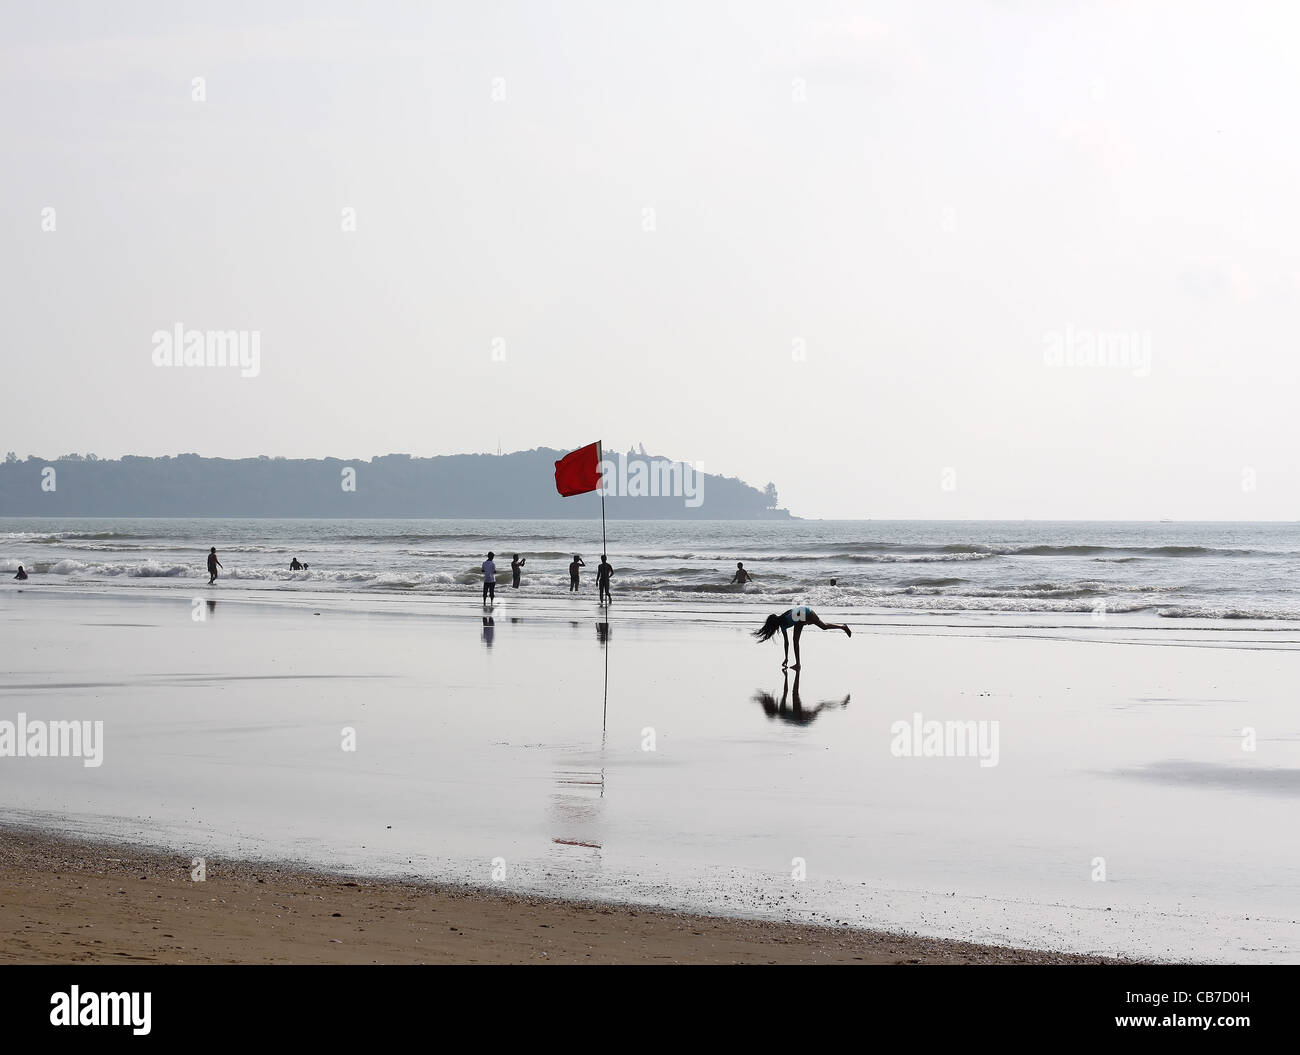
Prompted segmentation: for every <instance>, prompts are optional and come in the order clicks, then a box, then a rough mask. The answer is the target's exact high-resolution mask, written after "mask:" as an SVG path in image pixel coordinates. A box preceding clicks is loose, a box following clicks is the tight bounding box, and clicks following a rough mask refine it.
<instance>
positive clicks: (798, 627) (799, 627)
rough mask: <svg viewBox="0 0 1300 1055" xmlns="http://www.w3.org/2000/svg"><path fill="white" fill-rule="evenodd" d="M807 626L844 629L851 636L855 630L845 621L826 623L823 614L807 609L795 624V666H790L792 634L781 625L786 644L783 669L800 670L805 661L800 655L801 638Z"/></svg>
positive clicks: (782, 663)
mask: <svg viewBox="0 0 1300 1055" xmlns="http://www.w3.org/2000/svg"><path fill="white" fill-rule="evenodd" d="M805 626H815V627H817V628H818V629H819V630H843V631H844V633H845V634H847V635H848V636H849V637H852V636H853V631H852V630H850V629H849V628H848V626H847V625H845V624H844V623H826V622H823V621H822V618H821V616H819V615H818V614H817V613H816V612H814V611H813V610H812V609H811V608H809V609H807V610H806V613H805V615H804V617H803V618H802V619H801V620H799V621H798V622H796V623H795V624H794V666H793V667H790V635H789V633H788V631H787V630H786V628H785V627H784V626H783V627H781V640H782V642H783V643H784V645H785V653H784V656H783V657H782V659H781V669H782V670H785V669H786V668H787V667H789V668H790V669H791V670H798V669H799V668H800V667H801V666H802V664H803V661H802V659H801V658H800V656H799V639H800V637H802V636H803V628H804V627H805Z"/></svg>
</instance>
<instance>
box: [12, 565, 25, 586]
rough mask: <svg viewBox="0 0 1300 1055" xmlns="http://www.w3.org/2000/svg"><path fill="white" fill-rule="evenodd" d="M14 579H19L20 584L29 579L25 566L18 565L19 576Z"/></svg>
mask: <svg viewBox="0 0 1300 1055" xmlns="http://www.w3.org/2000/svg"><path fill="white" fill-rule="evenodd" d="M14 578H15V579H17V580H18V581H19V582H22V581H23V580H24V579H26V578H27V573H26V572H25V571H23V566H22V565H21V564H20V565H18V574H17V575H15V576H14Z"/></svg>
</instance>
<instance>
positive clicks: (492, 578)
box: [483, 560, 497, 583]
mask: <svg viewBox="0 0 1300 1055" xmlns="http://www.w3.org/2000/svg"><path fill="white" fill-rule="evenodd" d="M496 581H497V563H496V561H494V560H485V561H484V562H483V582H484V583H495V582H496Z"/></svg>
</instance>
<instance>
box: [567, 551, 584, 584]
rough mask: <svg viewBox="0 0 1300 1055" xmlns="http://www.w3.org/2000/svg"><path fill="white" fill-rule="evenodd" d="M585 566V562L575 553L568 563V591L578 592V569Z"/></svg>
mask: <svg viewBox="0 0 1300 1055" xmlns="http://www.w3.org/2000/svg"><path fill="white" fill-rule="evenodd" d="M586 566H587V562H586V561H584V560H583V559H582V558H581V557H579V556H578V555H577V554H576V553H575V554H574V555H573V561H572V563H570V564H569V593H577V592H578V569H579V568H585V567H586Z"/></svg>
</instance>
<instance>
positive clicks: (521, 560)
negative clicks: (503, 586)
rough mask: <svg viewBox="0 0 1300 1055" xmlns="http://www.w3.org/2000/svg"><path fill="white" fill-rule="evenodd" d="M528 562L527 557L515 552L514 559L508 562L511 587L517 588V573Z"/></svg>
mask: <svg viewBox="0 0 1300 1055" xmlns="http://www.w3.org/2000/svg"><path fill="white" fill-rule="evenodd" d="M527 563H528V558H527V557H521V556H519V554H518V553H516V554H515V559H514V560H512V561H511V562H510V577H511V582H510V586H511V588H512V589H515V590H517V589H519V573H520V572H521V571H523V570H524V565H525V564H527Z"/></svg>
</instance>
